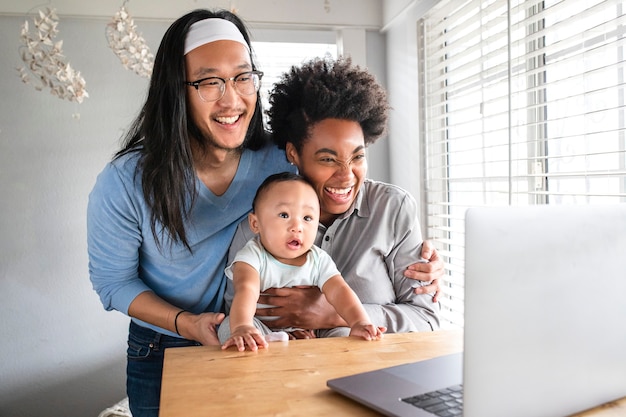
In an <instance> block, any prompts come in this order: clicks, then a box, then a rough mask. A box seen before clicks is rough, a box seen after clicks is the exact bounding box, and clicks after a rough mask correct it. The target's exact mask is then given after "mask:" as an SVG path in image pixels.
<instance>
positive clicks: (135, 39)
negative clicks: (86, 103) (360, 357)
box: [106, 6, 154, 78]
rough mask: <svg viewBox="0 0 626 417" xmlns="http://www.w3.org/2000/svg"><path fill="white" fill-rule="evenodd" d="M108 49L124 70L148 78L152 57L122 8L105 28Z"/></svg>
mask: <svg viewBox="0 0 626 417" xmlns="http://www.w3.org/2000/svg"><path fill="white" fill-rule="evenodd" d="M106 37H107V41H108V42H109V47H110V48H111V49H112V50H113V52H115V55H117V57H118V58H119V59H120V61H121V62H122V65H123V66H124V68H126V69H128V70H131V71H133V72H135V73H136V74H137V75H140V76H142V77H145V78H150V75H151V74H152V66H153V65H154V55H152V53H151V52H150V48H149V47H148V45H146V41H145V40H144V38H143V37H142V36H141V35H139V34H138V33H137V27H136V26H135V22H134V21H133V19H132V17H131V16H130V14H129V13H128V11H127V10H126V8H125V7H124V6H122V7H121V8H120V10H119V11H118V12H117V13H115V16H114V17H113V19H112V20H111V22H110V23H109V24H108V25H107V27H106Z"/></svg>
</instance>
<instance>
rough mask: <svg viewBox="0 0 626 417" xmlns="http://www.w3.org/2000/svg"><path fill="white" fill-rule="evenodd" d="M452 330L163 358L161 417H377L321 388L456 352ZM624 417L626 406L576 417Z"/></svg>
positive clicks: (213, 349)
mask: <svg viewBox="0 0 626 417" xmlns="http://www.w3.org/2000/svg"><path fill="white" fill-rule="evenodd" d="M462 349H463V335H462V332H461V331H458V330H441V331H436V332H427V333H403V334H386V335H385V337H384V338H383V339H382V340H379V341H372V342H367V341H365V340H362V339H357V338H353V337H344V338H328V339H313V340H292V341H289V342H274V343H270V346H269V348H267V349H260V350H259V351H258V352H250V351H246V352H238V351H236V350H235V349H234V348H230V349H228V350H226V351H222V350H221V349H220V348H219V347H217V346H202V347H186V348H171V349H168V350H166V351H165V363H164V367H163V385H162V389H161V407H160V413H159V416H160V417H181V416H229V417H239V416H332V417H335V416H378V415H379V414H377V413H376V412H374V411H372V410H370V409H368V408H366V407H364V406H361V405H360V404H358V403H356V402H354V401H351V400H349V399H347V398H345V397H343V396H341V395H339V394H337V393H334V392H333V391H331V390H330V389H329V388H327V387H326V381H327V380H328V379H331V378H337V377H341V376H346V375H350V374H354V373H357V372H366V371H371V370H374V369H380V368H384V367H388V366H394V365H399V364H402V363H407V362H412V361H418V360H424V359H431V358H434V357H437V356H441V355H445V354H449V353H454V352H460V351H462ZM618 415H619V416H624V415H626V399H622V400H620V401H617V402H615V403H611V404H608V405H605V406H603V407H599V408H597V409H594V410H593V411H589V412H586V413H581V414H579V415H577V417H591V416H593V417H599V416H601V417H614V416H615V417H616V416H618Z"/></svg>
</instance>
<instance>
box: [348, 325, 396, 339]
mask: <svg viewBox="0 0 626 417" xmlns="http://www.w3.org/2000/svg"><path fill="white" fill-rule="evenodd" d="M386 331H387V328H386V327H376V326H374V325H373V324H372V323H356V324H355V325H353V326H352V327H351V328H350V336H358V337H362V338H363V339H365V340H380V339H382V337H383V333H384V332H386Z"/></svg>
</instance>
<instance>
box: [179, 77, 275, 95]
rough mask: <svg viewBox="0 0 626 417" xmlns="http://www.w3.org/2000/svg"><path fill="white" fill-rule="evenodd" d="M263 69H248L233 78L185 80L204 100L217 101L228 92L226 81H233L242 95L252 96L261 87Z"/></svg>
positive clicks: (236, 89)
mask: <svg viewBox="0 0 626 417" xmlns="http://www.w3.org/2000/svg"><path fill="white" fill-rule="evenodd" d="M262 77H263V73H262V72H261V71H248V72H242V73H241V74H237V75H235V76H234V77H231V78H221V77H208V78H203V79H201V80H197V81H185V85H190V86H192V87H194V88H195V89H196V91H198V96H199V97H200V100H202V101H217V100H219V99H221V98H222V97H224V93H225V92H226V81H232V82H233V87H234V88H235V91H236V92H237V93H238V94H240V95H242V96H250V95H252V94H255V93H256V92H257V91H259V87H261V78H262Z"/></svg>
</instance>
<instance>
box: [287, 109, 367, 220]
mask: <svg viewBox="0 0 626 417" xmlns="http://www.w3.org/2000/svg"><path fill="white" fill-rule="evenodd" d="M286 151H287V157H288V158H289V160H290V161H291V162H293V163H294V164H295V165H296V166H297V167H298V170H299V173H300V174H301V175H302V176H304V177H305V178H307V179H308V180H309V182H311V183H312V184H313V187H314V188H315V192H316V193H317V196H318V198H319V201H320V208H321V212H320V221H321V222H322V224H324V225H326V226H328V225H330V224H331V223H332V222H333V221H334V220H335V219H336V218H337V217H338V216H339V215H341V214H343V213H345V212H346V211H347V210H348V209H349V208H350V206H351V205H352V203H353V202H354V200H355V199H356V197H357V193H358V192H359V189H360V188H361V185H362V184H363V181H364V180H365V175H366V174H367V160H366V159H365V140H364V138H363V130H362V129H361V126H360V125H359V123H357V122H354V121H350V120H341V119H326V120H322V121H321V122H319V123H316V124H315V125H313V127H312V129H311V131H310V134H309V135H308V138H307V139H306V140H305V141H304V142H303V144H302V150H301V152H300V153H298V152H297V151H296V148H295V147H294V146H293V144H291V143H289V142H288V143H287V146H286Z"/></svg>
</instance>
